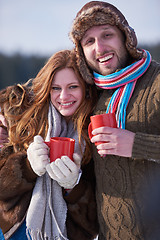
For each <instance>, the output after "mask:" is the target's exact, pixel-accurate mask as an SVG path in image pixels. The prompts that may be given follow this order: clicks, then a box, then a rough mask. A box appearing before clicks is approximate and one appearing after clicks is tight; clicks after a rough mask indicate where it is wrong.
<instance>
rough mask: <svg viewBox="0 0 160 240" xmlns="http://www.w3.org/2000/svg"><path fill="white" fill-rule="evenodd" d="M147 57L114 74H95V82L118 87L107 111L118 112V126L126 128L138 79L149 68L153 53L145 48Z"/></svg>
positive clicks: (108, 86)
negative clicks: (127, 115)
mask: <svg viewBox="0 0 160 240" xmlns="http://www.w3.org/2000/svg"><path fill="white" fill-rule="evenodd" d="M144 52H145V53H146V57H144V58H142V59H141V60H139V61H137V62H134V63H133V64H131V65H129V66H127V67H126V68H123V69H121V70H120V71H118V72H115V73H113V74H110V75H107V76H102V75H100V74H98V73H95V72H94V73H93V74H94V82H95V84H96V85H97V86H98V87H100V88H103V89H112V88H117V89H116V91H115V92H114V94H113V95H112V97H111V100H110V102H109V104H108V107H107V110H106V113H109V112H111V113H113V112H115V113H116V120H117V126H118V127H120V128H122V129H125V119H126V109H127V106H128V103H129V100H130V98H131V96H132V93H133V91H134V88H135V85H136V82H137V79H138V78H140V77H141V76H142V75H143V74H144V73H145V72H146V71H147V69H148V67H149V65H150V63H151V55H150V53H149V52H148V51H146V50H144Z"/></svg>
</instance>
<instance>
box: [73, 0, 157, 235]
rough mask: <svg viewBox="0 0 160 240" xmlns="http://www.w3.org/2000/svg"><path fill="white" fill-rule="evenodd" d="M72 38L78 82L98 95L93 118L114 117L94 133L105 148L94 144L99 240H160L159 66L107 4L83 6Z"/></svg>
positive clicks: (78, 14) (74, 24) (93, 141)
mask: <svg viewBox="0 0 160 240" xmlns="http://www.w3.org/2000/svg"><path fill="white" fill-rule="evenodd" d="M70 35H71V38H72V41H73V42H74V44H75V50H76V52H77V61H78V65H79V69H80V71H81V74H82V76H83V78H84V79H85V80H86V82H88V83H90V84H94V83H95V84H96V85H97V88H98V89H100V98H99V101H98V104H97V106H96V109H95V111H94V114H100V113H105V112H106V111H107V112H115V114H116V119H117V124H118V128H117V129H115V128H109V127H102V128H98V129H96V130H94V131H93V132H92V133H93V135H95V136H94V137H93V138H92V139H91V141H92V143H95V142H97V141H102V140H103V141H104V143H103V144H100V145H98V146H97V147H96V146H95V145H94V144H93V158H94V164H95V174H96V182H97V184H96V199H97V208H98V210H97V211H98V220H99V225H100V231H99V239H100V240H103V239H112V240H113V239H123V240H124V239H132V240H133V239H150V240H151V239H159V233H160V230H159V229H160V218H159V215H160V214H159V208H158V207H159V204H156V202H157V200H156V201H155V199H152V198H151V197H150V195H152V193H153V192H154V193H155V188H156V189H157V192H160V190H159V187H158V181H159V179H160V88H159V87H160V65H159V64H158V63H156V62H154V61H151V56H150V54H149V52H147V51H145V50H142V49H138V48H137V38H136V35H135V32H134V30H133V29H132V28H131V27H130V26H129V24H128V22H127V20H126V19H125V17H124V16H123V15H122V13H121V12H120V11H119V10H118V9H117V8H116V7H114V6H113V5H111V4H109V3H107V2H99V1H93V2H89V3H87V4H86V5H84V6H83V7H82V9H81V10H80V11H79V12H78V13H77V16H76V18H75V20H74V22H73V27H72V30H71V33H70ZM153 186H154V191H153V192H152V190H153ZM154 196H156V195H155V194H154ZM157 196H159V195H158V194H157ZM152 200H153V201H152ZM155 204H156V205H155ZM148 207H150V208H151V209H152V210H150V212H152V213H153V212H154V213H153V214H152V216H151V215H150V216H149V215H148ZM156 212H158V214H156Z"/></svg>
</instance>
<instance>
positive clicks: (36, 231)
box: [26, 103, 83, 240]
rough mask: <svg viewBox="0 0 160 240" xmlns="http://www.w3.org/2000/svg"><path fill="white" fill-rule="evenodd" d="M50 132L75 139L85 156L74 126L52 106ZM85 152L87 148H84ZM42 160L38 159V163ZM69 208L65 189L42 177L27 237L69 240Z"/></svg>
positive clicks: (28, 225)
mask: <svg viewBox="0 0 160 240" xmlns="http://www.w3.org/2000/svg"><path fill="white" fill-rule="evenodd" d="M48 123H49V128H48V133H47V137H46V139H45V140H46V141H49V140H50V137H58V136H60V137H71V138H74V139H75V151H74V152H76V153H78V154H80V155H81V152H80V148H79V143H78V134H77V132H76V131H75V130H74V126H73V123H72V122H71V121H70V122H69V123H68V124H67V123H66V121H65V119H64V117H62V116H61V115H60V114H59V113H58V112H57V110H56V109H55V108H54V107H53V105H52V104H51V103H50V106H49V112H48ZM82 149H83V148H82ZM37 161H38V160H37ZM66 216H67V206H66V203H65V201H64V199H63V195H62V188H61V187H60V186H59V184H58V183H57V182H56V181H54V180H53V179H51V178H50V177H49V175H48V173H47V172H46V173H45V174H44V175H43V176H41V177H38V178H37V181H36V184H35V187H34V190H33V193H32V198H31V202H30V205H29V208H28V212H27V217H26V225H27V237H28V239H32V240H64V239H65V240H68V238H67V231H66V224H65V223H66Z"/></svg>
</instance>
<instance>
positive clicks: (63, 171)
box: [46, 153, 81, 189]
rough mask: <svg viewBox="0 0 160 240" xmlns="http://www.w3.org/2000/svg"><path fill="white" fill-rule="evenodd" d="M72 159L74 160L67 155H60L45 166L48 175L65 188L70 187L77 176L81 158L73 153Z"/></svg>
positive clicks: (74, 182) (73, 184)
mask: <svg viewBox="0 0 160 240" xmlns="http://www.w3.org/2000/svg"><path fill="white" fill-rule="evenodd" d="M73 159H74V162H73V161H72V160H71V159H70V158H69V157H68V156H62V157H61V158H57V159H56V160H55V161H54V162H52V163H50V164H48V165H47V166H46V169H47V172H48V174H49V176H50V177H51V178H52V179H54V180H56V181H57V182H58V183H59V185H60V186H61V187H64V188H65V189H72V188H73V187H74V186H75V185H76V183H77V180H78V177H79V173H80V165H81V158H80V156H79V155H78V154H76V153H74V154H73Z"/></svg>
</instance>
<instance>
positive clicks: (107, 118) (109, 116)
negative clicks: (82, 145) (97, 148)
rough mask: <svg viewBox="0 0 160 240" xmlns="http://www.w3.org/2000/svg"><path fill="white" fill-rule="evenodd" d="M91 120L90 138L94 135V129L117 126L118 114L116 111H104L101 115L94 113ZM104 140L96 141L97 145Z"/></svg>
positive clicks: (89, 127)
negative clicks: (116, 114)
mask: <svg viewBox="0 0 160 240" xmlns="http://www.w3.org/2000/svg"><path fill="white" fill-rule="evenodd" d="M90 119H91V122H90V124H89V126H88V134H89V138H90V139H91V138H92V137H93V135H92V131H93V130H94V129H96V128H99V127H104V126H107V127H113V128H117V122H116V116H115V113H104V114H99V115H94V116H91V117H90ZM101 143H102V142H96V143H95V145H99V144H101Z"/></svg>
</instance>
